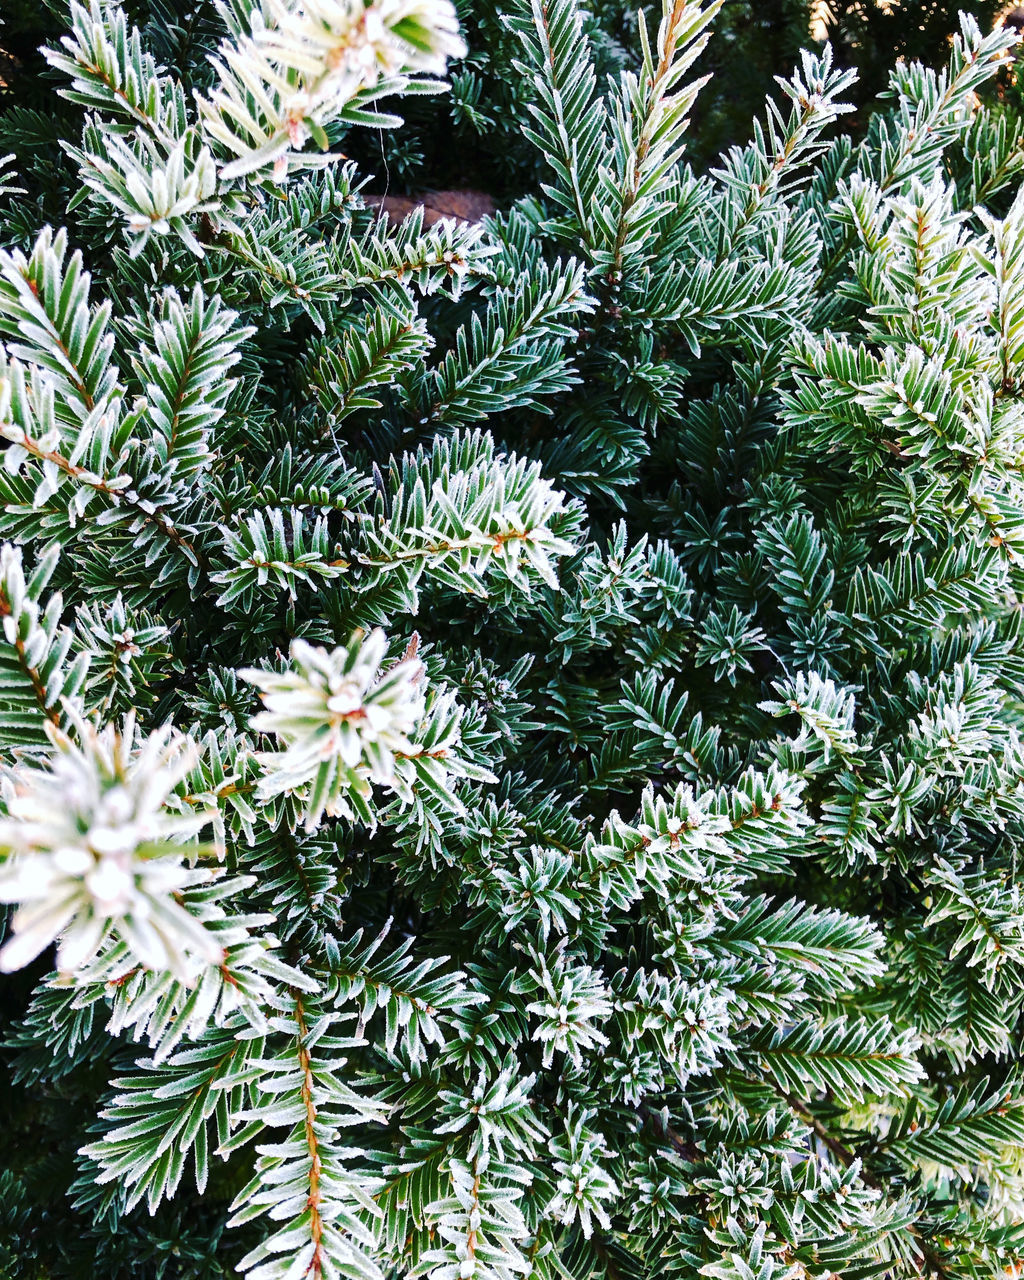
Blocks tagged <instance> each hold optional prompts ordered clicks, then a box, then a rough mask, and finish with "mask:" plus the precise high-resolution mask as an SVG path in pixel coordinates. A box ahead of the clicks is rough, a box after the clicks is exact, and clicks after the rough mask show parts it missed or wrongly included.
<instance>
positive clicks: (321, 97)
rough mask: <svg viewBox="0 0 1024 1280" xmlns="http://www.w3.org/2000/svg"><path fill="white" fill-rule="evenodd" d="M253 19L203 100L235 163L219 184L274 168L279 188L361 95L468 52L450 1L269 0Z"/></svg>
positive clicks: (227, 50) (205, 115)
mask: <svg viewBox="0 0 1024 1280" xmlns="http://www.w3.org/2000/svg"><path fill="white" fill-rule="evenodd" d="M253 20H254V25H253V29H252V33H251V34H250V35H248V36H245V37H243V38H242V39H241V40H239V42H238V43H237V44H235V43H232V42H231V41H225V42H224V43H223V44H222V45H221V47H220V49H219V50H218V56H217V57H216V58H215V59H214V60H213V62H214V66H215V67H216V70H217V78H218V81H219V83H218V85H217V86H216V87H215V88H214V89H213V90H211V92H210V95H209V97H208V98H199V109H200V112H201V114H202V120H203V128H204V130H205V132H206V134H207V136H208V137H209V138H210V139H212V140H213V141H215V142H217V143H219V144H220V145H221V146H223V147H225V148H226V149H227V150H228V151H229V152H231V153H232V154H233V155H234V156H235V159H234V160H232V161H230V162H229V163H228V164H226V165H224V166H223V168H222V169H221V176H222V178H225V179H231V178H237V177H240V176H242V175H243V174H247V173H252V172H254V171H256V170H257V169H262V168H263V167H265V166H266V165H268V164H273V166H274V177H275V179H276V180H279V181H280V180H281V179H283V178H284V177H285V176H286V175H287V172H288V155H289V152H297V151H299V150H301V148H302V147H303V145H304V144H305V142H306V141H307V140H308V139H309V138H310V137H312V138H314V140H315V141H316V142H317V143H318V145H319V146H320V147H321V148H323V149H326V148H327V146H328V145H329V144H328V139H327V135H326V133H325V132H324V126H325V125H328V124H330V123H331V122H332V121H334V120H336V119H338V117H339V116H340V115H341V114H342V112H343V111H344V110H345V108H346V106H348V104H349V103H350V102H352V101H353V100H354V99H355V98H356V97H357V95H358V94H359V93H361V92H362V91H364V90H368V89H370V90H372V89H374V88H375V87H376V86H377V85H378V83H379V81H380V80H381V79H386V78H390V77H393V76H397V75H400V74H402V73H407V72H417V71H425V72H432V73H435V74H438V75H443V74H444V70H445V67H446V65H447V62H448V59H449V58H461V57H464V56H465V54H466V46H465V43H464V42H463V40H462V37H461V36H460V35H459V23H458V18H457V16H456V13H455V8H454V6H453V5H452V4H451V0H371V2H370V3H364V0H302V3H300V4H296V3H294V0H288V2H284V0H267V3H266V4H265V6H264V8H263V11H262V14H261V13H260V12H259V11H257V12H256V13H254V18H253Z"/></svg>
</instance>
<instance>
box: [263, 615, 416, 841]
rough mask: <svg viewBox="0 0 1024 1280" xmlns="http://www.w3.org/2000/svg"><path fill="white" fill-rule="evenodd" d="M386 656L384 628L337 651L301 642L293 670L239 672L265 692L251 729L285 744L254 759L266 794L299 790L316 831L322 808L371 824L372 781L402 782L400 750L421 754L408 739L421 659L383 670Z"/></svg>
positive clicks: (296, 643) (297, 642)
mask: <svg viewBox="0 0 1024 1280" xmlns="http://www.w3.org/2000/svg"><path fill="white" fill-rule="evenodd" d="M386 653H387V640H386V638H385V636H384V632H383V631H381V630H380V629H379V628H378V629H377V630H374V631H371V632H370V634H369V635H368V636H366V637H365V639H364V638H363V636H362V634H361V633H357V634H356V635H355V636H354V637H353V639H352V640H351V641H350V642H349V643H348V644H347V645H342V646H340V647H338V648H337V649H334V650H331V651H328V650H327V649H323V648H319V647H315V646H313V645H310V644H307V643H306V642H305V641H304V640H294V641H293V642H292V645H291V649H290V651H289V657H290V663H291V665H290V667H289V669H288V670H286V671H283V672H275V671H261V670H258V669H257V670H251V669H250V670H245V671H242V672H240V673H239V674H240V675H241V676H242V677H243V679H245V680H248V681H249V682H250V683H252V684H254V685H256V686H257V687H258V688H259V689H260V690H261V691H262V695H263V705H264V707H265V710H264V711H262V712H261V713H260V714H259V715H257V716H256V717H255V718H254V719H253V722H252V724H253V728H254V729H257V730H259V731H261V732H264V733H270V734H273V735H274V736H275V737H276V738H277V739H278V740H279V741H280V742H281V743H282V744H283V746H284V750H283V751H268V752H263V753H262V754H260V755H259V756H257V759H258V760H259V762H260V764H261V765H262V767H263V769H264V775H263V777H262V779H261V780H260V795H261V798H264V799H267V798H270V797H272V796H276V795H281V794H284V793H287V792H302V793H303V797H304V812H305V816H306V820H307V825H308V826H310V827H311V828H312V827H314V826H316V824H317V823H318V821H319V819H320V817H321V815H322V814H323V813H324V812H326V813H327V814H328V815H329V816H332V817H333V816H337V815H340V816H343V817H350V818H351V817H359V818H362V819H363V820H365V821H368V822H372V815H371V813H370V811H369V808H368V806H367V804H366V801H367V800H368V798H369V796H370V794H371V784H372V783H374V782H376V783H380V784H383V785H385V786H391V787H393V786H394V785H395V782H396V774H395V763H396V762H395V756H396V754H412V753H414V752H415V751H416V750H417V748H416V746H415V745H414V743H412V742H411V741H410V740H409V737H408V735H409V734H410V733H412V731H413V730H414V729H415V728H416V726H417V724H418V723H419V721H420V719H421V718H422V717H423V714H424V710H425V706H426V699H425V684H426V678H425V672H424V669H423V664H422V663H421V662H419V661H418V660H417V659H416V658H413V657H408V658H406V659H404V660H403V661H401V662H399V663H397V664H396V665H395V666H393V667H391V668H390V670H388V671H385V672H383V673H381V669H380V668H381V663H382V662H383V661H384V658H385V655H386ZM307 788H309V790H308V792H307Z"/></svg>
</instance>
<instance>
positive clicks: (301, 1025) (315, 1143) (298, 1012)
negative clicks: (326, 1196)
mask: <svg viewBox="0 0 1024 1280" xmlns="http://www.w3.org/2000/svg"><path fill="white" fill-rule="evenodd" d="M295 1021H296V1024H297V1026H298V1029H299V1037H298V1052H299V1066H300V1068H301V1070H302V1086H301V1090H300V1096H301V1098H302V1105H303V1107H304V1109H305V1112H306V1118H305V1134H306V1148H307V1150H308V1151H309V1195H308V1197H307V1199H306V1206H307V1208H308V1209H309V1231H310V1237H311V1239H312V1241H313V1257H312V1259H311V1260H310V1263H309V1267H308V1268H307V1270H306V1274H307V1275H311V1276H312V1277H313V1280H321V1278H322V1276H323V1273H324V1263H325V1257H324V1252H323V1234H324V1224H323V1215H322V1206H321V1200H320V1169H321V1165H320V1141H319V1139H318V1138H317V1135H316V1102H315V1100H314V1098H313V1087H314V1081H313V1067H312V1061H311V1059H310V1055H309V1050H308V1049H307V1048H306V1045H305V1039H306V1035H307V1034H308V1032H307V1027H306V1019H305V1011H304V1008H303V1004H302V997H301V995H299V993H298V992H296V993H295Z"/></svg>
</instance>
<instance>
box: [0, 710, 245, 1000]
mask: <svg viewBox="0 0 1024 1280" xmlns="http://www.w3.org/2000/svg"><path fill="white" fill-rule="evenodd" d="M76 731H77V737H78V741H77V742H76V741H74V740H72V739H71V738H70V737H68V736H67V735H65V734H64V733H62V732H61V731H59V730H56V729H52V730H51V731H50V738H51V741H52V742H53V745H54V754H53V756H52V758H51V759H50V761H49V762H48V763H46V764H45V765H38V764H29V763H24V764H21V765H18V766H17V767H16V768H15V769H13V770H12V771H11V774H10V776H9V779H8V782H7V788H6V789H7V792H8V795H7V797H6V801H7V803H6V810H7V812H6V815H5V816H3V817H0V902H7V903H17V904H19V905H18V909H17V911H16V912H15V913H14V919H13V922H12V934H13V936H12V937H11V938H10V939H9V940H8V941H7V943H6V944H5V946H4V947H3V949H2V950H0V968H2V969H3V970H5V971H7V972H10V971H11V970H13V969H18V968H21V967H22V966H23V965H26V964H28V963H29V962H30V961H31V960H34V959H35V957H36V956H37V955H39V953H40V952H41V951H43V950H44V948H46V947H47V946H49V945H50V943H52V942H54V941H57V940H58V939H59V947H58V951H57V968H58V969H60V970H61V971H64V972H71V971H74V970H76V969H80V968H81V967H82V966H83V965H85V964H87V963H88V962H89V961H90V960H91V959H93V958H94V957H95V956H96V954H97V953H98V951H99V950H100V948H101V947H102V945H103V943H104V942H105V941H106V940H107V939H108V938H109V937H110V936H111V935H114V936H116V937H118V938H120V939H122V940H123V941H124V942H125V943H126V944H127V946H128V947H129V949H130V950H131V952H132V953H133V955H134V956H135V958H136V959H137V960H138V961H139V963H140V964H141V965H143V966H144V967H146V968H149V969H154V970H167V971H169V972H171V973H172V974H174V976H175V977H178V978H180V979H181V980H183V981H186V982H188V981H191V980H192V978H193V977H194V976H195V972H196V970H197V961H199V962H204V963H216V962H217V961H218V960H219V959H220V958H221V954H222V948H221V946H220V944H219V943H218V942H217V940H216V939H215V937H214V936H213V935H212V934H211V933H209V932H208V931H207V930H206V929H204V927H203V925H202V924H201V923H200V921H199V920H197V919H196V917H195V916H193V915H191V914H190V913H189V912H188V911H187V910H186V909H185V907H184V906H182V905H181V903H180V902H179V901H178V899H177V895H179V894H180V893H181V891H182V890H183V889H186V888H188V887H189V886H190V885H192V884H196V883H199V882H201V881H205V880H207V879H208V878H209V874H210V873H209V871H208V870H205V869H199V870H196V869H192V868H190V867H188V866H186V865H185V862H184V860H183V854H186V853H187V854H191V855H193V856H194V855H195V854H196V853H198V852H199V851H200V849H199V846H198V844H197V843H195V840H194V837H195V836H196V835H197V833H198V831H199V829H200V828H201V827H202V826H203V825H204V824H205V823H206V822H207V821H208V820H209V815H208V814H206V813H204V812H198V813H196V812H189V813H180V812H172V811H171V810H169V809H168V808H167V807H166V805H167V800H168V798H169V796H170V795H171V793H172V791H173V790H174V788H175V787H176V786H177V785H178V783H179V782H180V781H181V779H182V778H183V777H184V776H185V774H186V773H187V772H188V770H189V768H190V767H191V765H192V763H193V758H194V757H193V751H192V744H191V742H190V741H189V740H188V739H187V738H183V737H182V736H181V735H180V734H178V733H177V732H176V731H175V730H174V729H172V728H171V727H170V726H165V727H164V728H162V729H158V730H156V732H154V733H151V734H149V735H148V736H146V735H141V734H137V732H136V727H135V722H134V719H133V718H132V717H128V719H127V720H126V722H125V725H124V728H123V729H121V730H118V729H117V728H115V727H114V726H113V725H108V726H107V727H106V728H104V729H96V728H95V727H94V726H92V725H91V724H89V723H88V722H86V721H79V722H78V723H77V724H76Z"/></svg>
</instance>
